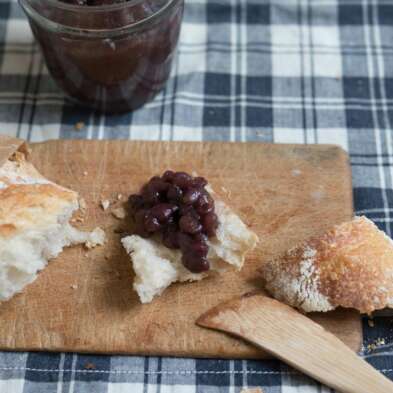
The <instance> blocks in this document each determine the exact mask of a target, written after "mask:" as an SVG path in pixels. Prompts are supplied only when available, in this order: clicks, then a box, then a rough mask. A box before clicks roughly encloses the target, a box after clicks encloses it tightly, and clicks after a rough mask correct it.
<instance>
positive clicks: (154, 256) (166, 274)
mask: <svg viewBox="0 0 393 393" xmlns="http://www.w3.org/2000/svg"><path fill="white" fill-rule="evenodd" d="M215 211H216V214H217V216H218V219H219V226H218V228H217V236H216V237H215V238H211V239H209V241H208V244H209V254H208V259H209V261H210V265H211V267H210V270H209V271H208V272H204V273H198V274H195V273H191V272H190V271H189V270H187V269H186V268H185V267H184V266H183V264H182V262H181V257H182V254H181V251H180V250H172V249H169V248H167V247H165V246H164V245H163V244H162V243H161V241H160V240H158V239H143V238H142V237H140V236H137V235H132V236H127V237H125V238H123V239H122V240H121V241H122V244H123V246H124V248H125V249H126V251H127V253H128V254H129V255H130V257H131V260H132V264H133V268H134V271H135V280H134V289H135V291H136V292H137V293H138V295H139V298H140V300H141V302H142V303H149V302H151V301H152V300H153V298H154V296H158V295H161V294H162V292H163V291H164V290H165V288H167V287H168V286H169V285H170V284H172V283H173V282H176V281H180V282H184V281H197V280H201V279H202V278H204V277H206V276H207V275H208V274H209V272H210V271H223V270H226V267H227V266H228V265H233V266H234V267H235V268H236V269H238V270H240V269H241V268H242V266H243V263H244V259H245V255H246V253H247V252H248V251H250V250H252V249H253V248H254V247H255V246H256V243H257V241H258V237H257V236H256V235H255V233H254V232H252V231H251V230H250V229H248V228H247V227H246V225H245V224H244V223H243V222H242V221H241V219H240V218H239V217H238V216H237V215H236V214H234V213H233V212H232V210H231V209H229V207H228V206H226V205H225V204H224V203H223V202H222V201H219V200H217V201H216V204H215Z"/></svg>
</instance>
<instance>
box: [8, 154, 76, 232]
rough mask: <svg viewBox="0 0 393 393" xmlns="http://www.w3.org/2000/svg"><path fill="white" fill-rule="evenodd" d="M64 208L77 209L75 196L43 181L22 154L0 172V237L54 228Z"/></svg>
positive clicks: (74, 193)
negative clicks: (53, 225) (31, 230)
mask: <svg viewBox="0 0 393 393" xmlns="http://www.w3.org/2000/svg"><path fill="white" fill-rule="evenodd" d="M67 208H71V209H73V210H76V209H77V208H78V195H77V193H76V192H74V191H71V190H68V189H66V188H63V187H61V186H59V185H57V184H55V183H52V182H50V181H49V180H47V179H45V178H44V177H43V176H42V175H41V174H40V173H39V172H38V171H37V170H36V169H35V168H34V166H33V165H32V164H31V163H29V162H27V161H26V160H25V156H24V155H23V154H21V153H16V154H15V155H14V156H13V157H11V159H9V160H8V161H6V162H5V164H4V165H3V166H2V167H1V168H0V236H4V237H9V236H13V235H16V234H18V233H19V232H22V231H26V230H29V229H33V228H34V229H37V228H40V227H45V226H48V225H50V224H53V223H55V222H56V220H57V217H58V216H59V215H60V214H62V212H63V211H65V210H66V209H67Z"/></svg>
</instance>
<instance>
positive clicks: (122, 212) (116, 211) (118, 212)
mask: <svg viewBox="0 0 393 393" xmlns="http://www.w3.org/2000/svg"><path fill="white" fill-rule="evenodd" d="M111 213H112V215H113V216H114V217H116V218H118V219H119V220H122V219H123V218H125V217H126V211H125V210H124V208H123V207H118V208H116V209H113V210H112V212H111Z"/></svg>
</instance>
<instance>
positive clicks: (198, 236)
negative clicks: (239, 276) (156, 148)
mask: <svg viewBox="0 0 393 393" xmlns="http://www.w3.org/2000/svg"><path fill="white" fill-rule="evenodd" d="M206 185H207V181H206V179H204V178H203V177H192V176H190V175H189V174H187V173H185V172H172V171H166V172H165V173H164V174H163V175H162V176H161V177H159V176H154V177H152V178H151V179H150V180H149V182H148V183H146V184H145V185H144V186H143V187H142V189H141V191H140V193H139V194H134V195H131V196H130V198H129V200H128V203H129V207H130V211H131V214H132V216H133V218H134V221H135V231H136V233H137V234H138V235H140V236H142V237H145V238H147V237H151V236H153V235H157V234H158V235H159V236H161V239H162V242H163V244H164V245H165V246H166V247H168V248H171V249H180V250H181V252H182V263H183V265H184V266H185V267H186V268H187V269H188V270H190V271H191V272H193V273H201V272H204V271H207V270H209V268H210V264H209V261H208V259H207V254H208V251H209V246H208V244H207V239H208V238H209V237H213V236H215V235H216V229H217V227H218V218H217V215H216V213H215V212H214V200H213V198H212V197H211V195H210V194H209V192H208V191H207V190H206V188H205V186H206Z"/></svg>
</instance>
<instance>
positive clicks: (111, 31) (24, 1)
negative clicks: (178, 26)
mask: <svg viewBox="0 0 393 393" xmlns="http://www.w3.org/2000/svg"><path fill="white" fill-rule="evenodd" d="M18 1H19V3H20V5H21V7H22V9H23V10H24V11H25V13H26V14H27V16H28V17H30V18H32V19H33V20H34V21H36V22H38V23H39V24H41V25H42V26H43V27H44V28H46V29H49V30H52V31H57V32H63V33H69V34H73V35H82V36H84V37H91V38H111V37H113V36H117V35H120V34H124V33H127V34H129V33H131V32H134V31H138V30H140V29H141V28H144V27H147V26H150V25H152V24H154V23H155V22H156V20H157V19H158V18H160V17H161V16H162V15H165V14H166V13H167V12H168V11H169V10H170V9H171V8H172V7H173V6H174V4H175V3H177V2H178V1H180V0H168V1H167V2H166V4H165V5H164V6H163V7H161V8H160V9H159V10H157V11H156V12H154V13H153V14H151V15H149V16H148V17H146V18H144V19H141V20H138V21H136V22H134V23H129V24H127V25H124V26H119V27H114V28H103V29H91V28H83V27H74V26H68V25H65V24H62V23H59V22H55V21H53V20H51V19H49V18H48V17H46V16H44V15H42V14H41V13H39V12H38V11H37V10H36V9H35V8H34V7H33V6H32V5H31V4H30V1H29V0H18ZM45 1H46V2H47V3H49V4H50V5H52V6H54V7H56V8H58V9H63V10H67V11H71V12H78V13H81V12H82V13H92V12H96V13H101V12H108V11H119V10H120V11H121V9H123V8H127V7H130V6H133V5H137V4H139V3H141V2H143V1H144V0H127V1H125V2H123V3H116V4H110V5H97V6H83V5H76V4H68V3H65V2H63V1H60V0H45Z"/></svg>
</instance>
